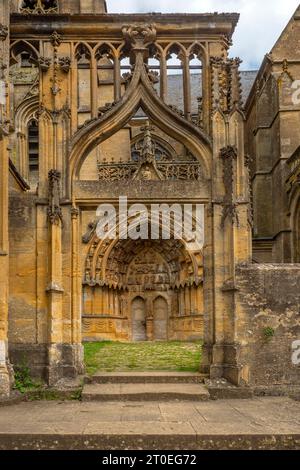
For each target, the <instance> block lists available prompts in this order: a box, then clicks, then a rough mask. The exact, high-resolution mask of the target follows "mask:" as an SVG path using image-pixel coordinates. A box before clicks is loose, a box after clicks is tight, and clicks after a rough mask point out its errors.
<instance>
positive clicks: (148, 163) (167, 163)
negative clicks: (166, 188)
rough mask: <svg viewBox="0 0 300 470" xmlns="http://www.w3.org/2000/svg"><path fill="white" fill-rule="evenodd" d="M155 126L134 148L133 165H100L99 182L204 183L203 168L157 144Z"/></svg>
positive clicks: (143, 129)
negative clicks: (163, 181)
mask: <svg viewBox="0 0 300 470" xmlns="http://www.w3.org/2000/svg"><path fill="white" fill-rule="evenodd" d="M154 130H155V128H154V127H153V126H151V125H150V124H149V122H148V123H147V124H146V126H144V127H142V128H141V131H142V132H143V136H142V137H141V138H140V139H139V140H137V141H135V142H134V144H133V145H132V148H131V159H132V160H131V161H130V162H124V163H123V162H119V163H116V162H101V163H99V164H98V172H99V179H100V180H105V181H117V180H127V179H133V180H135V179H144V180H153V179H156V180H195V181H198V180H201V179H202V178H203V173H202V168H201V165H200V164H199V163H198V162H197V160H196V159H195V158H194V157H193V156H192V155H190V154H188V155H187V156H184V157H178V156H177V155H176V154H175V152H174V151H173V152H172V153H171V152H170V149H169V148H168V147H167V146H166V145H163V144H162V143H161V141H159V140H157V139H156V138H155V136H154V135H153V134H152V132H153V131H154Z"/></svg>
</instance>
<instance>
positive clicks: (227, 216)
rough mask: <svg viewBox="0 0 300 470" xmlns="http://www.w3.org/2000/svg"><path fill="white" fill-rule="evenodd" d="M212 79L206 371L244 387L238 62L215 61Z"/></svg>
mask: <svg viewBox="0 0 300 470" xmlns="http://www.w3.org/2000/svg"><path fill="white" fill-rule="evenodd" d="M212 81H213V83H212V90H213V94H212V107H213V110H214V112H213V118H212V130H213V148H214V151H213V179H212V181H213V183H212V204H211V206H210V207H209V208H208V210H207V219H206V220H207V224H208V228H209V233H208V235H209V238H208V240H209V242H208V245H207V246H206V254H205V269H206V276H205V278H204V281H205V286H204V287H205V303H206V305H205V311H206V312H212V314H206V315H209V318H208V317H207V318H206V321H205V323H206V325H205V345H204V353H203V364H202V370H203V372H209V373H210V376H211V377H212V378H215V377H225V378H227V379H228V380H230V381H231V382H233V383H234V384H236V385H241V384H242V383H243V382H244V381H245V371H246V370H247V367H245V365H244V364H241V363H240V360H239V357H240V350H241V344H240V343H239V341H238V335H237V325H238V322H239V318H238V315H237V307H236V292H237V288H236V282H235V276H236V275H235V273H236V269H237V267H238V266H239V264H241V263H247V262H249V261H250V260H251V225H250V223H249V213H250V197H249V181H248V169H247V168H246V165H245V155H244V122H243V116H242V111H241V108H240V106H241V100H240V98H239V97H240V86H239V74H238V60H225V61H224V60H223V59H214V60H213V61H212ZM232 96H234V100H232V99H231V97H232ZM208 255H209V257H210V260H209V259H208ZM209 290H211V292H212V295H213V297H211V294H210V293H209Z"/></svg>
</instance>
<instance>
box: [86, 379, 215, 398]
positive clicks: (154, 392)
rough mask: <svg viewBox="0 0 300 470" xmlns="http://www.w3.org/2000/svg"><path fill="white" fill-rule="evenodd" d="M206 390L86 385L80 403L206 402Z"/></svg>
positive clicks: (196, 387) (190, 386) (182, 386)
mask: <svg viewBox="0 0 300 470" xmlns="http://www.w3.org/2000/svg"><path fill="white" fill-rule="evenodd" d="M209 399H210V395H209V392H208V390H207V389H206V388H205V387H204V385H201V384H173V383H171V384H164V383H163V384H161V383H155V384H153V383H150V384H149V383H147V384H145V383H143V384H133V383H130V384H120V383H119V384H118V383H113V384H111V383H109V384H86V385H85V386H84V387H83V391H82V401H172V400H184V401H207V400H209Z"/></svg>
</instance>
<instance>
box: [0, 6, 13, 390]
mask: <svg viewBox="0 0 300 470" xmlns="http://www.w3.org/2000/svg"><path fill="white" fill-rule="evenodd" d="M8 64H9V3H8V0H4V1H2V2H1V3H0V66H1V67H0V90H1V91H0V398H1V397H2V396H4V397H6V396H8V395H9V391H10V383H11V369H10V364H9V361H8V343H7V330H8V318H7V317H8V295H9V294H8V292H9V291H8V288H9V285H8V262H9V243H8V178H9V176H8V175H9V154H8V145H9V140H8V134H9V118H10V116H9V114H10V113H9V109H10V106H9V93H8V87H9V85H8Z"/></svg>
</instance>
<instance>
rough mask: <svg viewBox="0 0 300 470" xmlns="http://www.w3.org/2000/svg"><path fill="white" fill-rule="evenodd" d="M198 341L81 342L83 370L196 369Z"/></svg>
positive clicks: (92, 371) (176, 370) (171, 370)
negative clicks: (82, 345)
mask: <svg viewBox="0 0 300 470" xmlns="http://www.w3.org/2000/svg"><path fill="white" fill-rule="evenodd" d="M201 352H202V342H200V341H195V342H180V341H168V342H145V343H120V342H115V341H102V342H97V343H85V344H84V354H85V365H86V370H87V373H88V374H90V375H93V374H94V373H95V372H97V371H99V372H130V371H139V372H148V371H156V372H159V371H165V372H198V370H199V365H200V361H201Z"/></svg>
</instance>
